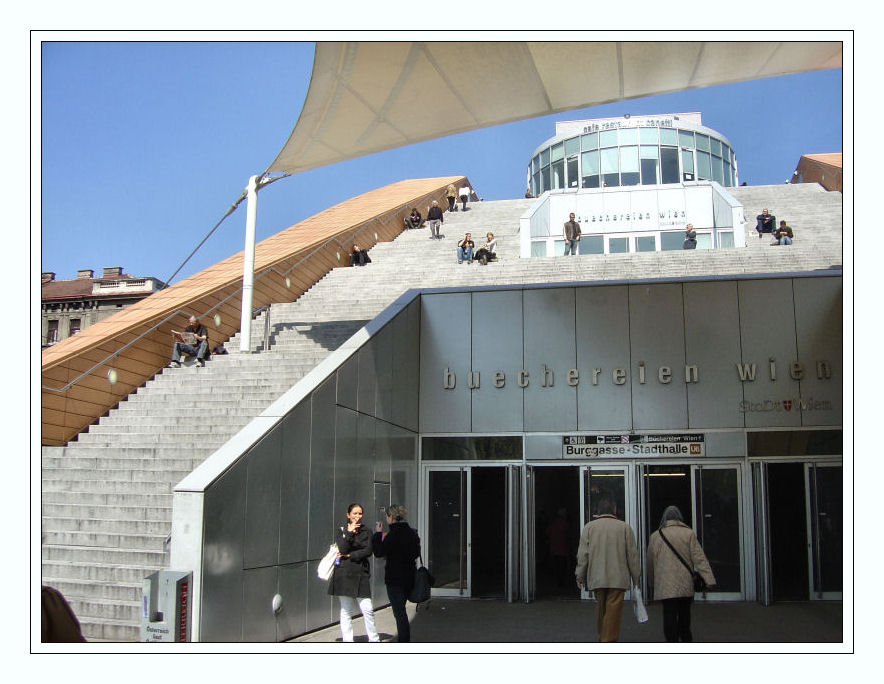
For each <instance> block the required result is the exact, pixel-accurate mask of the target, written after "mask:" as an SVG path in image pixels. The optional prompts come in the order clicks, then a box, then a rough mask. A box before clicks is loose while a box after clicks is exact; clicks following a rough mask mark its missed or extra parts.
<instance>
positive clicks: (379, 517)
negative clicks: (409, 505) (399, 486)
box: [366, 482, 394, 609]
mask: <svg viewBox="0 0 884 684" xmlns="http://www.w3.org/2000/svg"><path fill="white" fill-rule="evenodd" d="M391 503H394V502H393V501H391V500H390V485H389V483H387V482H375V483H374V497H373V501H372V508H371V509H370V510H371V511H372V513H371V515H370V516H369V515H366V520H367V521H368V522H367V523H366V524H368V525H371V526H372V528H374V524H375V523H376V522H382V523H384V524H386V516H385V515H384V514H383V513H382V512H381V509H383V508H386V507H387V506H389V505H390V504H391ZM385 563H386V561H385V560H384V559H383V558H376V557H374V556H372V559H371V597H372V602H373V603H374V607H375V609H377V608H378V607H379V606H382V605H384V604H386V603H389V599H388V598H387V589H386V586H385V584H384V566H385Z"/></svg>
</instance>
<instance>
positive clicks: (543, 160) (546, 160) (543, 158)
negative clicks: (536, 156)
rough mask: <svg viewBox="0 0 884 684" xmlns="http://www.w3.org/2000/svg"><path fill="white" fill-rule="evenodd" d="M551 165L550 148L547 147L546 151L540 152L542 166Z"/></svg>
mask: <svg viewBox="0 0 884 684" xmlns="http://www.w3.org/2000/svg"><path fill="white" fill-rule="evenodd" d="M547 164H549V148H548V147H547V148H546V149H545V150H541V151H540V165H541V166H546V165H547Z"/></svg>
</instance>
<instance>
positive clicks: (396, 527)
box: [371, 521, 421, 596]
mask: <svg viewBox="0 0 884 684" xmlns="http://www.w3.org/2000/svg"><path fill="white" fill-rule="evenodd" d="M371 545H372V549H373V550H374V555H375V556H377V557H378V558H386V559H387V564H386V567H385V568H384V584H391V585H393V586H394V587H402V588H403V589H404V590H405V595H406V596H408V594H409V592H410V591H411V588H412V587H413V586H414V570H415V565H414V560H415V559H416V558H417V557H418V556H420V555H421V540H420V537H419V536H418V534H417V532H415V531H414V530H413V529H412V528H411V527H409V525H408V523H407V522H404V521H403V522H394V523H393V524H392V525H390V531H389V532H387V534H386V535H384V534H381V533H380V532H375V534H374V537H372V544H371Z"/></svg>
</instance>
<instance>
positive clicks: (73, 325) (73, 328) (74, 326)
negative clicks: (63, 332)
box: [69, 318, 80, 336]
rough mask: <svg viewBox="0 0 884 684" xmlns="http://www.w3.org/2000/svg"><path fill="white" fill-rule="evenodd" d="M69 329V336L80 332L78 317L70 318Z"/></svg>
mask: <svg viewBox="0 0 884 684" xmlns="http://www.w3.org/2000/svg"><path fill="white" fill-rule="evenodd" d="M69 330H70V335H71V336H73V335H76V334H77V333H78V332H80V319H79V318H72V319H71V322H70V327H69Z"/></svg>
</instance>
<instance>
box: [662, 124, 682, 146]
mask: <svg viewBox="0 0 884 684" xmlns="http://www.w3.org/2000/svg"><path fill="white" fill-rule="evenodd" d="M660 144H661V145H678V133H676V131H675V129H674V128H661V129H660Z"/></svg>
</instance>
